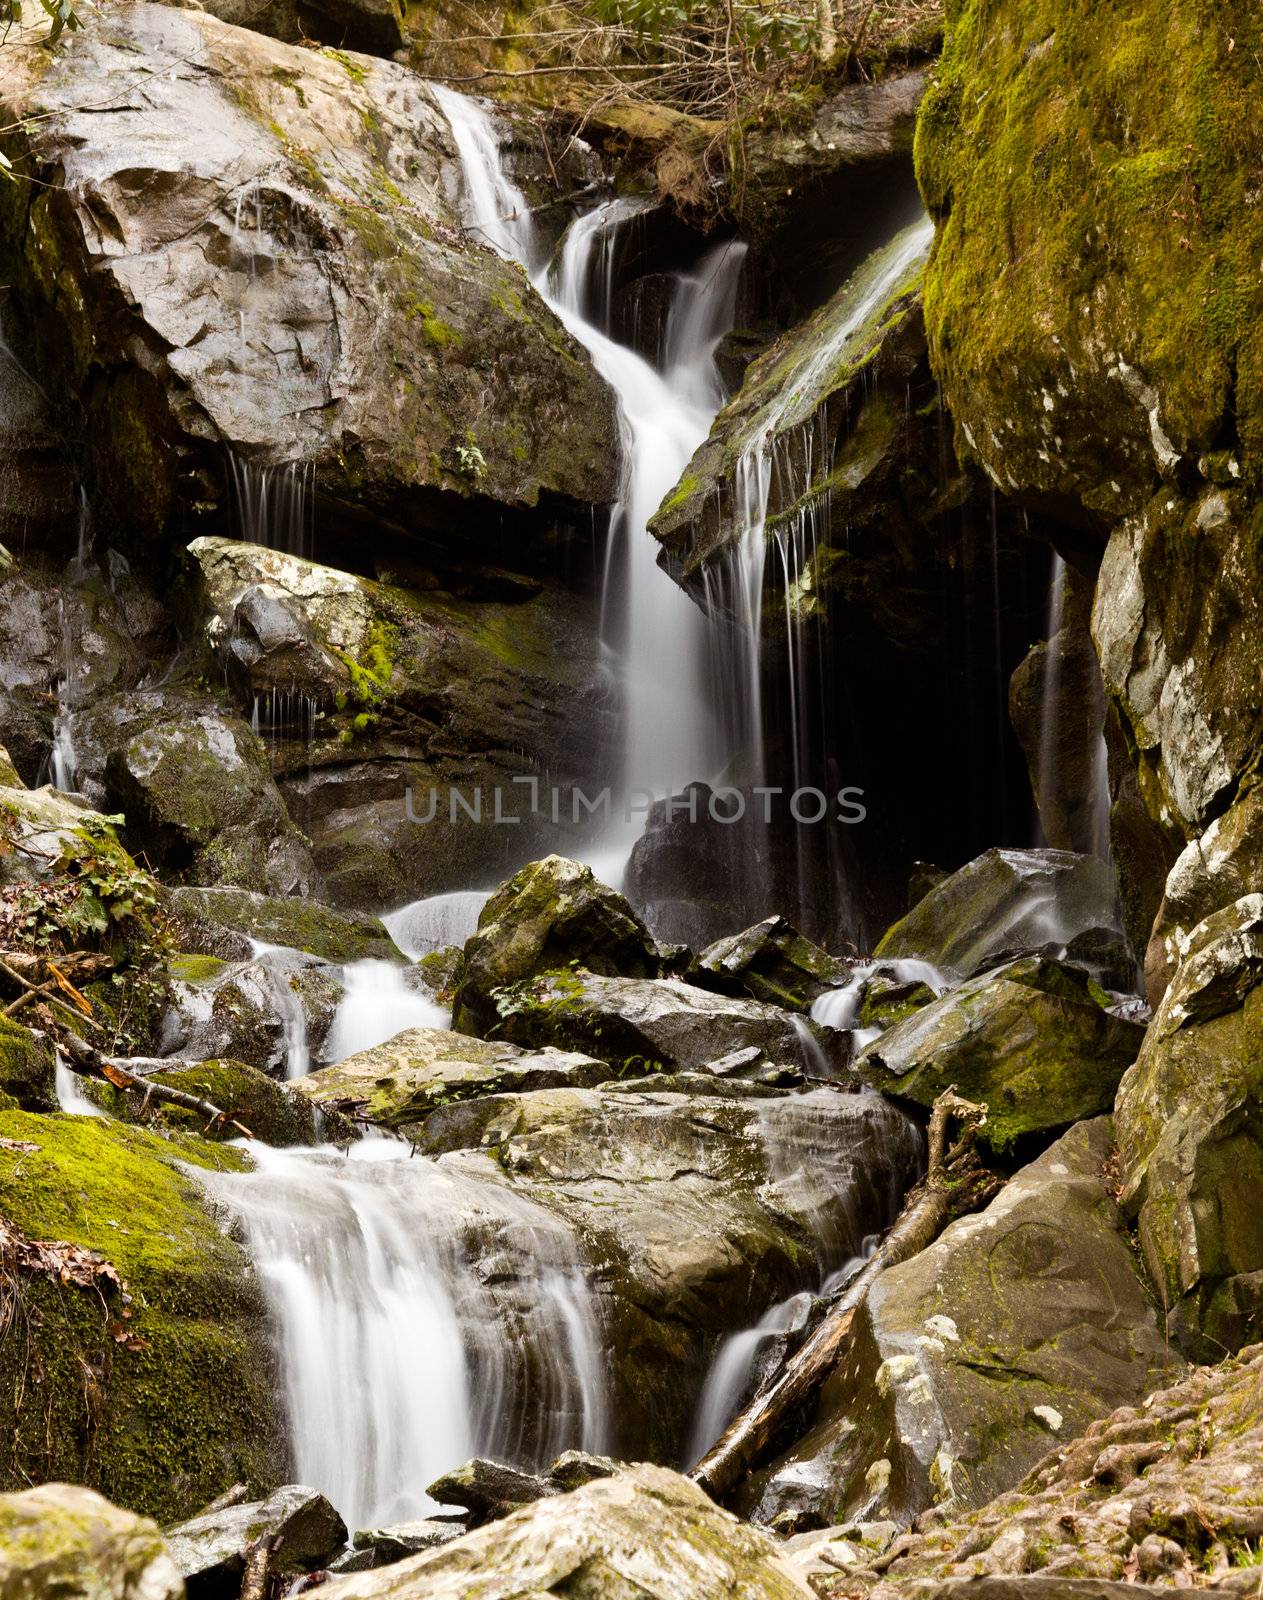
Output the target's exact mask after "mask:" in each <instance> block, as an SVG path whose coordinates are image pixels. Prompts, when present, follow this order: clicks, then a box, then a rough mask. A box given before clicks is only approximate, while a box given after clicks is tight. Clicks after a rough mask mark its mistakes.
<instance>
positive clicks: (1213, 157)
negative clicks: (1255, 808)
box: [916, 0, 1263, 782]
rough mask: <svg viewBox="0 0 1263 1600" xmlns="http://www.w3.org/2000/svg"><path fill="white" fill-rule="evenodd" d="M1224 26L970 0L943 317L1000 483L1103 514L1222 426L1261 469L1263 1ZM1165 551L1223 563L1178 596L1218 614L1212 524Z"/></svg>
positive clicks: (1166, 15) (943, 177) (949, 102)
mask: <svg viewBox="0 0 1263 1600" xmlns="http://www.w3.org/2000/svg"><path fill="white" fill-rule="evenodd" d="M1205 21H1206V18H1205V12H1204V10H1203V8H1202V7H1201V5H1200V4H1199V3H1198V0H1174V3H1173V4H1171V5H1169V6H1167V7H1166V8H1165V9H1164V10H1163V12H1162V14H1161V26H1155V25H1154V23H1155V19H1154V14H1153V12H1152V9H1151V7H1150V5H1149V3H1148V0H1107V3H1106V4H1105V5H1104V6H1103V7H1101V6H1095V7H1093V8H1092V10H1091V12H1090V13H1089V12H1087V11H1077V12H1076V11H1074V10H1073V9H1071V8H1068V7H1066V6H1065V5H1063V4H1061V3H1060V0H1041V3H1038V4H1033V5H1029V6H1026V7H1024V8H1023V9H1022V10H1021V12H1020V13H1019V14H1011V13H1009V12H1008V11H1007V10H997V9H996V8H994V7H988V6H982V5H967V6H961V7H958V8H956V9H955V10H954V11H953V13H952V15H951V17H950V19H949V25H948V28H947V35H946V41H945V46H944V51H943V57H942V61H941V63H940V66H939V69H938V72H937V74H936V76H935V79H934V81H933V83H932V84H931V86H930V88H929V89H928V91H927V93H926V96H925V99H924V101H923V102H922V105H921V111H920V119H919V125H918V130H917V141H916V157H917V171H918V176H919V178H920V182H921V188H922V191H923V193H924V195H925V198H926V204H927V205H928V206H929V208H930V210H931V212H932V214H933V215H934V217H935V219H936V221H937V223H938V233H937V238H936V241H935V246H934V251H933V254H932V256H931V259H930V265H929V269H928V271H927V274H926V284H925V312H926V324H927V327H928V329H929V334H930V344H931V350H932V354H933V358H934V362H935V370H936V372H937V373H938V374H939V376H940V377H941V379H942V382H943V389H944V398H945V400H946V402H947V405H948V407H949V409H950V411H951V414H952V416H953V417H954V419H955V422H956V428H957V432H958V434H959V435H960V437H961V440H962V442H963V443H965V444H966V445H967V446H968V447H969V448H970V450H971V451H972V452H974V453H975V454H976V455H977V457H978V458H979V459H980V460H981V461H982V462H983V463H984V465H985V466H986V468H987V471H988V472H989V474H990V475H991V477H992V478H993V480H994V481H995V482H996V483H997V484H999V485H1001V486H1002V487H1003V488H1006V489H1009V490H1012V491H1014V492H1016V493H1018V494H1020V495H1022V496H1023V497H1025V498H1027V499H1028V500H1031V499H1036V498H1038V499H1040V500H1042V501H1044V502H1045V503H1049V504H1052V505H1054V506H1056V508H1057V509H1058V510H1059V511H1061V512H1063V513H1069V514H1070V516H1071V517H1074V516H1076V515H1077V517H1078V518H1079V519H1080V520H1082V519H1084V518H1091V519H1093V520H1094V521H1095V522H1096V525H1097V527H1098V528H1100V527H1104V528H1108V527H1109V526H1110V525H1111V524H1112V523H1114V522H1115V521H1117V520H1118V519H1119V518H1121V517H1123V516H1126V515H1128V514H1130V513H1133V512H1137V511H1140V510H1141V509H1142V508H1143V507H1144V506H1145V504H1146V503H1147V502H1148V500H1149V498H1150V496H1151V495H1152V494H1153V493H1154V492H1155V491H1157V489H1158V488H1159V486H1160V484H1161V483H1162V482H1163V480H1167V481H1168V482H1169V483H1170V484H1171V485H1172V486H1173V487H1174V486H1176V485H1177V483H1180V482H1183V481H1186V480H1187V478H1188V477H1189V475H1190V474H1196V473H1197V470H1198V462H1199V459H1202V458H1206V467H1207V470H1208V471H1214V465H1213V463H1212V461H1211V459H1210V458H1212V457H1214V456H1215V455H1216V453H1220V452H1223V451H1224V446H1225V441H1227V440H1232V441H1233V442H1234V446H1235V447H1236V448H1238V449H1239V450H1240V451H1241V452H1242V454H1241V455H1240V456H1239V457H1237V458H1236V464H1235V470H1236V471H1237V472H1239V473H1241V474H1242V477H1243V479H1244V480H1245V481H1252V480H1253V476H1254V473H1255V471H1256V470H1257V467H1258V465H1259V463H1258V461H1257V459H1256V451H1257V450H1258V446H1259V444H1260V442H1261V434H1260V426H1261V424H1263V409H1260V392H1259V390H1258V388H1257V386H1256V385H1255V383H1254V379H1253V373H1254V371H1255V368H1256V365H1257V361H1258V352H1259V319H1258V316H1257V312H1258V310H1259V307H1260V305H1261V304H1263V300H1261V299H1260V295H1261V294H1263V289H1261V288H1260V285H1259V282H1258V277H1257V272H1256V270H1255V265H1256V258H1258V259H1263V218H1260V217H1259V215H1258V214H1257V211H1256V208H1254V207H1253V206H1252V205H1251V204H1250V201H1249V194H1250V190H1251V184H1252V181H1253V180H1252V177H1251V174H1252V173H1253V172H1254V171H1255V170H1256V169H1257V167H1258V164H1259V160H1260V156H1261V154H1263V134H1261V133H1260V129H1259V127H1258V124H1257V123H1256V122H1255V121H1254V119H1253V118H1251V116H1250V115H1249V107H1250V106H1251V105H1253V104H1254V102H1255V99H1256V97H1257V94H1258V89H1259V81H1260V72H1259V64H1258V62H1257V61H1256V60H1255V59H1254V57H1253V55H1252V54H1251V51H1250V49H1249V48H1248V47H1246V48H1243V47H1242V42H1243V40H1248V39H1253V38H1254V36H1255V32H1254V30H1255V27H1256V19H1255V18H1254V17H1253V16H1252V15H1251V13H1250V10H1249V8H1248V6H1246V5H1244V4H1241V3H1239V0H1233V3H1230V4H1229V5H1228V7H1227V10H1226V11H1225V12H1224V13H1223V15H1222V17H1221V24H1222V26H1221V27H1219V28H1215V29H1208V28H1207V27H1206V26H1205ZM1103 41H1112V42H1113V44H1114V46H1115V47H1114V48H1106V47H1104V45H1103ZM1155 82H1165V83H1173V84H1178V85H1181V86H1182V92H1179V93H1175V94H1165V95H1155V94H1154V93H1153V85H1154V83H1155ZM1240 373H1246V374H1248V375H1249V376H1247V379H1246V382H1245V383H1244V384H1241V383H1239V381H1238V374H1240ZM1220 464H1221V465H1222V466H1224V468H1225V476H1226V477H1228V478H1229V479H1230V480H1231V473H1232V471H1233V470H1234V469H1233V468H1229V467H1227V464H1226V462H1224V460H1223V457H1222V455H1221V456H1220ZM1175 498H1176V499H1177V500H1178V499H1179V498H1180V496H1179V494H1178V492H1177V494H1176V495H1175ZM1168 549H1169V555H1170V557H1172V558H1174V559H1175V560H1176V561H1177V562H1180V563H1183V562H1185V561H1194V562H1196V563H1198V564H1199V567H1200V564H1201V563H1203V562H1204V563H1205V565H1204V567H1200V570H1203V571H1205V572H1207V573H1214V574H1215V575H1216V578H1217V580H1219V581H1218V582H1216V583H1214V584H1210V585H1207V587H1206V589H1205V590H1204V591H1203V594H1202V595H1201V596H1198V595H1195V594H1194V593H1193V592H1192V591H1180V592H1177V590H1176V588H1175V586H1170V587H1168V588H1167V590H1166V593H1165V599H1166V600H1168V601H1169V602H1170V603H1171V604H1172V605H1174V606H1176V607H1180V606H1199V605H1201V604H1202V601H1203V599H1205V600H1206V601H1208V609H1209V610H1213V609H1216V608H1217V606H1218V601H1217V600H1216V599H1214V598H1212V596H1213V595H1214V594H1215V593H1216V592H1217V591H1218V590H1219V589H1220V587H1221V584H1222V580H1223V579H1224V577H1225V576H1226V575H1225V573H1224V572H1223V569H1222V567H1221V565H1220V563H1219V561H1218V560H1217V559H1216V558H1215V556H1213V555H1212V553H1211V550H1210V549H1209V548H1208V547H1207V545H1206V543H1205V541H1202V540H1193V541H1191V542H1186V541H1185V540H1183V539H1181V540H1180V541H1179V542H1178V544H1176V545H1174V546H1171V547H1168ZM1223 615H1224V616H1225V617H1227V616H1228V615H1229V613H1228V612H1226V611H1225V612H1224V613H1223ZM1239 615H1243V616H1244V617H1249V615H1250V613H1249V612H1246V613H1244V614H1239ZM1249 625H1250V626H1254V624H1252V623H1251V624H1249ZM1181 653H1182V654H1183V653H1184V652H1181ZM1173 664H1174V663H1173ZM1163 675H1164V674H1163V673H1162V672H1161V671H1158V672H1157V673H1155V675H1154V682H1155V683H1156V682H1159V681H1160V679H1161V677H1162V676H1163ZM1180 694H1181V689H1180V686H1179V684H1178V683H1173V684H1172V686H1171V690H1170V695H1171V696H1172V697H1173V698H1178V697H1179V696H1180ZM1221 704H1222V706H1223V708H1224V709H1227V704H1228V703H1227V702H1222V703H1221ZM1256 713H1257V706H1255V707H1254V708H1252V711H1251V715H1254V714H1256ZM1243 732H1244V730H1242V733H1243ZM1190 759H1191V758H1190ZM1205 781H1206V782H1213V774H1212V773H1209V772H1208V773H1207V775H1206V780H1205Z"/></svg>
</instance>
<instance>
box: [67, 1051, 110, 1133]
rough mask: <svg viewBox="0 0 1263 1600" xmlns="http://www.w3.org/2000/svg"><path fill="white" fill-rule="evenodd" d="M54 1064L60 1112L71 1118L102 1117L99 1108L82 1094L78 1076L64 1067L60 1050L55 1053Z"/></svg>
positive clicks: (103, 1113) (102, 1114) (102, 1112)
mask: <svg viewBox="0 0 1263 1600" xmlns="http://www.w3.org/2000/svg"><path fill="white" fill-rule="evenodd" d="M56 1063H57V1065H56V1080H55V1085H56V1092H57V1104H58V1106H59V1107H60V1108H61V1110H62V1111H64V1112H65V1113H66V1114H67V1116H71V1117H104V1115H105V1112H104V1111H102V1110H101V1108H100V1106H98V1105H94V1104H93V1102H92V1101H91V1100H89V1099H88V1097H87V1095H86V1094H84V1092H83V1087H82V1084H81V1083H80V1079H79V1074H78V1073H77V1072H73V1071H72V1070H71V1069H70V1068H69V1067H68V1066H67V1065H66V1062H65V1059H64V1057H63V1056H62V1053H61V1051H60V1050H58V1051H57V1052H56Z"/></svg>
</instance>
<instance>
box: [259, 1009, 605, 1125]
mask: <svg viewBox="0 0 1263 1600" xmlns="http://www.w3.org/2000/svg"><path fill="white" fill-rule="evenodd" d="M613 1071H614V1069H613V1068H612V1067H611V1066H610V1065H609V1064H608V1062H605V1061H597V1060H595V1059H594V1058H593V1057H591V1056H585V1055H578V1054H575V1053H574V1052H568V1051H564V1050H551V1049H543V1050H535V1051H529V1050H519V1049H518V1048H517V1046H516V1045H512V1044H506V1043H503V1042H502V1041H497V1042H494V1043H493V1042H490V1041H488V1040H484V1039H471V1038H470V1037H469V1035H468V1034H463V1033H449V1032H447V1031H446V1030H445V1029H443V1028H409V1029H407V1030H406V1031H405V1032H404V1033H398V1034H396V1035H395V1037H394V1038H393V1039H390V1040H388V1041H387V1042H386V1043H385V1044H380V1045H377V1046H376V1048H374V1049H372V1050H361V1051H359V1052H358V1053H357V1054H356V1055H353V1056H346V1057H345V1058H344V1059H343V1060H341V1061H339V1062H337V1063H336V1064H335V1065H333V1066H329V1067H324V1068H322V1069H321V1070H320V1071H319V1072H313V1073H312V1074H311V1075H310V1076H309V1077H306V1078H299V1079H297V1080H296V1081H295V1083H294V1084H293V1088H294V1089H295V1090H297V1091H298V1092H299V1093H300V1094H301V1095H304V1096H305V1097H306V1098H307V1100H308V1102H309V1103H311V1104H315V1105H318V1106H320V1107H321V1108H322V1109H327V1110H337V1111H340V1112H344V1113H346V1114H348V1115H354V1116H356V1117H359V1118H363V1119H366V1120H367V1121H369V1122H374V1123H378V1124H380V1125H382V1126H384V1127H387V1128H400V1127H406V1126H407V1125H408V1124H410V1123H416V1122H420V1121H422V1120H423V1119H424V1118H425V1117H426V1116H428V1115H429V1113H430V1112H431V1111H434V1110H436V1109H437V1108H438V1107H439V1106H442V1105H451V1104H454V1103H455V1102H456V1101H459V1100H472V1099H478V1098H480V1097H482V1096H484V1095H494V1094H507V1093H521V1092H524V1091H528V1090H532V1089H560V1088H565V1087H567V1086H573V1087H576V1088H589V1087H591V1086H592V1085H593V1084H597V1083H603V1082H605V1080H606V1079H607V1078H610V1077H612V1076H613ZM272 1142H273V1143H275V1142H277V1141H275V1140H273V1141H272Z"/></svg>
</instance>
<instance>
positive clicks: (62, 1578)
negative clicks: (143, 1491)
mask: <svg viewBox="0 0 1263 1600" xmlns="http://www.w3.org/2000/svg"><path fill="white" fill-rule="evenodd" d="M0 1594H3V1595H4V1596H5V1600H41V1597H43V1596H52V1595H56V1596H58V1597H59V1600H184V1579H183V1578H182V1577H181V1576H180V1570H179V1568H178V1567H177V1566H176V1565H175V1563H174V1561H172V1559H171V1554H170V1552H169V1551H168V1549H167V1547H166V1544H165V1543H164V1542H163V1538H162V1534H161V1533H160V1532H159V1530H158V1526H157V1524H156V1523H154V1522H150V1521H149V1520H148V1518H146V1517H138V1516H136V1515H135V1514H134V1513H133V1512H130V1511H120V1510H119V1508H118V1507H117V1506H113V1505H111V1504H110V1502H109V1501H108V1500H105V1499H103V1498H102V1496H100V1495H99V1494H95V1493H94V1492H93V1491H92V1490H91V1489H83V1488H80V1487H79V1486H78V1485H76V1484H69V1483H44V1484H41V1485H40V1486H39V1487H38V1488H37V1489H25V1490H23V1491H22V1492H21V1493H19V1494H6V1495H0Z"/></svg>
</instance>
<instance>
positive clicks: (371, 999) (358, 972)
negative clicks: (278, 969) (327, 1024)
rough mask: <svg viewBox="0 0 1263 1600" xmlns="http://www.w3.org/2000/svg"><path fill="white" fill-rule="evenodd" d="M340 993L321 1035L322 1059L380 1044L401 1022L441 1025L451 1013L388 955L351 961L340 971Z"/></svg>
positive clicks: (340, 1058)
mask: <svg viewBox="0 0 1263 1600" xmlns="http://www.w3.org/2000/svg"><path fill="white" fill-rule="evenodd" d="M342 991H343V992H342V999H341V1001H340V1002H339V1005H338V1009H337V1011H336V1013H335V1014H334V1018H333V1026H332V1027H331V1028H330V1029H329V1037H328V1039H327V1040H326V1041H325V1049H324V1054H325V1059H326V1060H327V1061H345V1060H346V1058H347V1056H353V1055H356V1054H358V1053H359V1051H361V1050H371V1049H373V1047H374V1046H375V1045H379V1044H385V1042H386V1040H387V1039H393V1038H394V1037H395V1035H396V1034H397V1033H402V1032H403V1031H404V1029H405V1028H446V1027H448V1026H449V1025H450V1023H451V1020H452V1014H451V1012H450V1011H446V1010H444V1008H443V1007H442V1006H440V1005H436V1004H435V1003H434V1001H433V1000H431V999H429V998H428V997H427V996H426V995H424V994H422V993H421V992H420V991H419V990H417V989H412V988H409V986H408V982H407V971H406V969H405V968H404V967H401V966H399V965H398V964H397V963H396V962H394V961H372V960H369V961H354V962H352V963H351V965H350V966H349V967H346V968H345V969H344V970H343V973H342Z"/></svg>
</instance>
